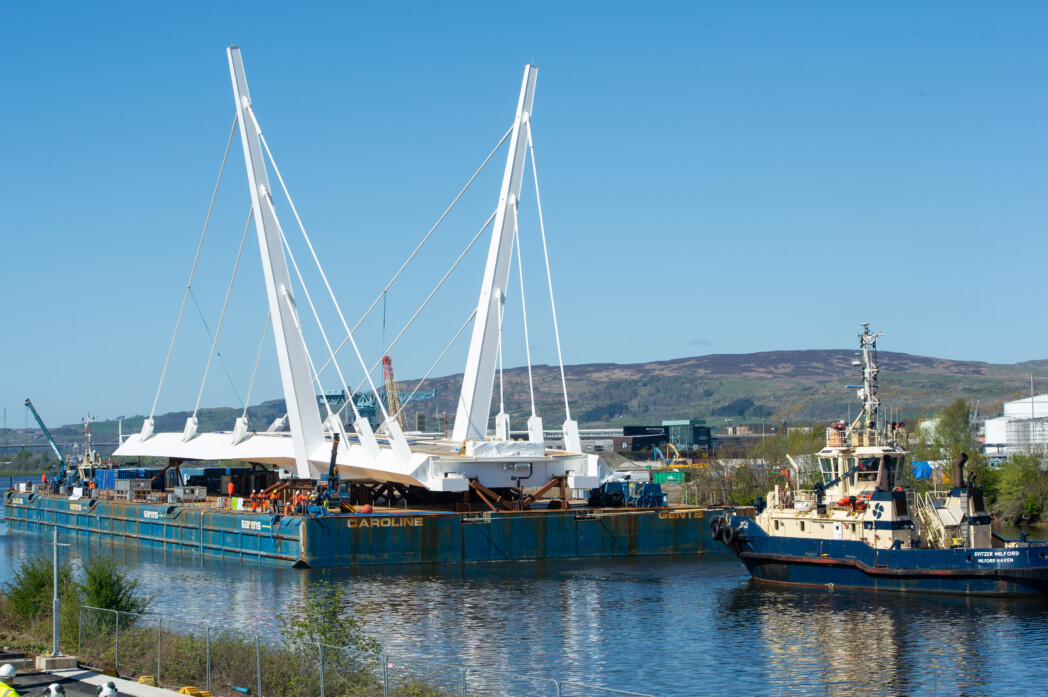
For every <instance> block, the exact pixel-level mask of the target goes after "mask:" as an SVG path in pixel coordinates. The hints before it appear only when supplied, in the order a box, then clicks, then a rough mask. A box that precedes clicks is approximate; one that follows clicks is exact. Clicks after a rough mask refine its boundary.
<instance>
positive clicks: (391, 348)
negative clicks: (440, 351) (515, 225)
mask: <svg viewBox="0 0 1048 697" xmlns="http://www.w3.org/2000/svg"><path fill="white" fill-rule="evenodd" d="M493 220H495V213H492V214H491V216H490V217H489V218H488V219H487V221H486V222H485V223H484V225H483V227H481V228H480V230H478V231H477V234H476V235H474V236H473V239H472V240H470V241H469V244H467V245H466V248H465V249H463V250H462V253H461V254H459V256H458V258H457V259H455V262H454V263H453V264H452V265H451V268H449V269H448V270H447V272H446V273H445V274H444V276H443V277H441V279H440V281H439V282H438V283H437V285H436V286H435V287H434V288H433V290H431V291H430V293H429V295H428V296H426V299H425V300H423V301H422V304H421V305H420V306H419V308H418V309H417V310H415V314H413V315H412V316H411V319H409V320H408V321H407V324H405V325H404V327H403V328H402V329H401V330H400V333H399V334H397V336H396V338H395V339H393V341H392V342H390V344H389V346H387V347H386V350H385V351H384V352H383V353H382V355H384V356H388V355H389V353H390V351H392V350H393V347H394V346H396V345H397V342H398V341H400V339H401V337H403V336H404V332H406V331H407V330H408V328H410V327H411V325H412V324H413V323H414V322H415V320H416V319H417V318H418V316H419V314H420V313H421V312H422V311H423V310H424V309H426V306H427V305H428V304H429V301H430V300H432V299H433V296H434V295H436V293H437V291H438V290H440V288H441V286H443V285H444V282H445V281H447V280H448V277H449V276H450V275H451V274H452V273H453V272H454V271H455V269H456V268H458V265H459V263H460V262H461V261H462V259H463V258H465V256H466V254H468V253H469V250H471V249H472V248H473V245H474V244H476V242H477V240H479V239H480V236H481V235H483V234H484V231H485V230H487V229H488V226H489V225H491V222H492V221H493ZM379 365H381V361H379V362H378V363H375V365H373V366H371V370H369V371H368V373H367V375H368V380H370V379H371V374H372V373H374V372H375V370H376V369H377V368H378V366H379ZM363 384H364V383H363V382H361V383H360V385H361V386H363ZM358 389H359V387H358Z"/></svg>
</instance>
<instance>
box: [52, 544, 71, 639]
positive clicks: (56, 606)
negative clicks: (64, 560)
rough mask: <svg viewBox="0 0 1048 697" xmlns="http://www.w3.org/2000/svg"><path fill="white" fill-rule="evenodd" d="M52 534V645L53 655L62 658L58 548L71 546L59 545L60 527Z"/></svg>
mask: <svg viewBox="0 0 1048 697" xmlns="http://www.w3.org/2000/svg"><path fill="white" fill-rule="evenodd" d="M52 533H53V542H52V543H51V545H52V546H53V547H54V558H53V559H52V562H51V565H52V566H53V567H54V576H55V578H54V585H55V597H54V600H53V601H52V602H51V612H52V614H53V624H52V628H53V630H52V631H53V635H54V641H53V642H52V644H51V655H52V656H61V655H62V650H61V649H60V648H59V646H58V638H59V637H58V634H59V625H60V622H59V618H60V614H61V613H60V612H59V604H58V548H59V547H68V546H69V545H67V544H61V545H60V544H58V526H57V525H56V526H55V527H54V528H53V530H52Z"/></svg>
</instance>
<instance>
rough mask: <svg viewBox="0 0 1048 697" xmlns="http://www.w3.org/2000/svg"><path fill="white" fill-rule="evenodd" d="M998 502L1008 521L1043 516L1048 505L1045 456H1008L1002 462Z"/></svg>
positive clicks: (1019, 520) (1047, 472) (1047, 479)
mask: <svg viewBox="0 0 1048 697" xmlns="http://www.w3.org/2000/svg"><path fill="white" fill-rule="evenodd" d="M997 503H998V507H999V508H1000V511H1001V514H1002V515H1003V516H1004V517H1005V518H1007V519H1008V520H1012V521H1014V522H1021V521H1023V520H1025V521H1028V522H1029V521H1035V520H1038V519H1040V518H1041V516H1042V515H1044V512H1045V509H1046V507H1048V471H1046V470H1045V463H1044V460H1043V458H1041V457H1039V456H1035V455H1025V454H1018V455H1013V456H1012V457H1010V458H1008V461H1007V462H1005V463H1004V464H1003V465H1001V470H1000V492H999V495H998V499H997Z"/></svg>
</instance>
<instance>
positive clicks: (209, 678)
mask: <svg viewBox="0 0 1048 697" xmlns="http://www.w3.org/2000/svg"><path fill="white" fill-rule="evenodd" d="M207 691H208V692H211V625H210V624H209V625H207Z"/></svg>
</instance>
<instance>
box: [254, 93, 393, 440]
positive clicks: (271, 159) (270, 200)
mask: <svg viewBox="0 0 1048 697" xmlns="http://www.w3.org/2000/svg"><path fill="white" fill-rule="evenodd" d="M248 113H249V114H251V119H252V120H253V121H254V122H255V126H256V128H257V127H258V120H257V119H256V118H255V113H254V109H252V108H250V107H249V108H248ZM258 131H259V133H258V139H259V141H260V142H261V143H262V146H263V147H264V148H265V150H266V155H268V157H269V162H270V164H272V165H273V172H274V173H275V174H276V175H277V180H278V181H279V182H280V187H281V188H282V189H283V191H284V196H285V198H287V201H288V205H289V206H290V207H291V212H292V213H293V214H294V216H295V221H296V222H297V223H298V228H299V230H300V231H301V232H302V237H303V238H304V239H305V241H306V246H308V247H309V252H310V254H312V256H313V261H314V263H315V264H316V266H317V270H318V271H319V272H320V278H321V279H322V280H323V281H324V286H325V287H326V288H327V291H328V295H329V296H330V297H331V302H332V304H333V305H334V306H335V311H336V312H337V313H338V318H339V319H340V320H341V321H342V326H343V327H344V328H345V330H346V335H347V338H348V339H349V341H350V343H351V344H352V346H353V351H354V352H355V353H356V355H357V360H358V361H359V362H360V366H361V367H362V368H364V369H367V364H365V363H364V358H363V357H362V356H361V355H360V349H359V348H358V347H357V342H356V341H354V340H353V333H352V332H351V331H350V330H349V324H348V323H347V322H346V318H345V316H344V315H343V314H342V307H341V306H340V305H339V304H338V299H337V298H336V297H335V292H334V291H333V290H332V289H331V284H330V283H329V282H328V278H327V274H325V273H324V267H323V266H322V265H321V263H320V258H319V257H318V256H317V252H316V249H314V248H313V242H312V241H311V240H310V239H309V234H308V233H307V232H306V227H305V225H304V224H303V223H302V218H301V217H300V216H299V214H298V209H297V208H295V202H294V201H293V200H292V198H291V194H290V192H289V191H288V189H287V185H286V184H285V182H284V177H283V176H282V175H281V174H280V168H279V167H277V162H276V159H275V158H274V157H273V153H272V152H270V150H269V143H267V142H266V139H265V136H263V135H262V129H261V128H258ZM266 201H267V202H268V204H269V208H270V211H271V212H272V213H273V216H274V218H275V217H276V210H275V208H274V206H273V198H272V195H270V194H268V193H267V195H266ZM281 235H282V239H283V240H284V245H285V247H287V250H288V253H289V254H290V253H291V248H290V246H288V244H287V238H286V237H283V231H281ZM295 272H296V273H297V274H298V276H299V283H301V284H302V287H303V289H305V282H304V281H303V280H302V275H301V273H299V271H298V265H297V264H296V265H295ZM306 298H307V299H309V293H308V291H307V293H306ZM309 302H310V307H311V308H312V309H313V313H314V315H316V308H315V307H313V301H312V300H311V299H309ZM317 324H318V326H319V327H320V331H321V334H322V335H323V337H324V343H325V344H327V347H328V352H329V353H330V355H331V358H332V360H334V359H335V353H334V351H333V350H332V349H331V344H330V342H329V341H328V338H327V333H326V332H324V328H323V325H322V324H321V322H320V318H319V316H318V317H317ZM335 369H336V371H337V372H338V376H339V379H340V380H341V381H342V387H343V389H344V390H346V391H347V392H348V391H349V387H348V386H347V385H346V380H345V378H344V377H343V375H342V370H341V368H339V366H338V363H337V361H336V362H335ZM314 374H315V375H317V377H318V378H319V373H317V372H316V370H315V369H314ZM367 377H368V382H369V383H370V384H371V391H372V392H374V393H375V397H376V398H377V397H378V388H376V387H375V383H374V382H372V380H371V376H370V374H369V375H368V376H367ZM318 384H319V383H318ZM324 402H325V403H327V400H326V399H325V400H324ZM380 406H381V405H380ZM355 409H356V406H354V410H355ZM328 411H329V412H330V407H329V408H328ZM382 415H383V416H384V417H385V418H387V419H388V418H389V414H388V413H387V412H386V410H385V408H384V407H382ZM358 417H359V414H358ZM340 426H341V424H340Z"/></svg>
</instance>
